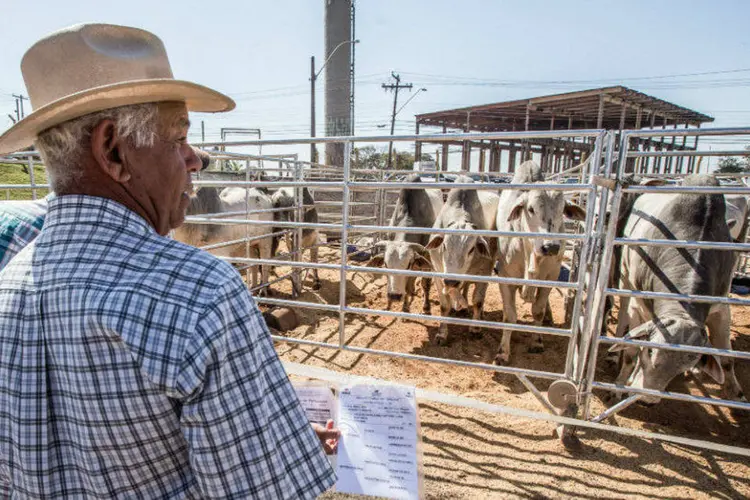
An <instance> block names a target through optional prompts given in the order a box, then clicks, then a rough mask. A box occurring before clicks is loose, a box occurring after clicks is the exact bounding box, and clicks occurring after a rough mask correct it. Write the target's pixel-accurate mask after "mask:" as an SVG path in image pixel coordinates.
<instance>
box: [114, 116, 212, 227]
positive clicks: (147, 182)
mask: <svg viewBox="0 0 750 500" xmlns="http://www.w3.org/2000/svg"><path fill="white" fill-rule="evenodd" d="M189 127H190V122H189V121H188V112H187V108H186V107H185V104H184V103H173V102H167V103H159V116H158V125H157V132H156V138H155V141H154V145H153V146H152V147H149V148H138V149H136V148H128V154H127V155H126V158H123V160H124V161H126V163H127V164H128V168H129V171H130V173H131V174H132V178H131V179H130V180H129V181H128V184H129V186H128V187H129V188H130V190H131V193H132V195H133V196H134V198H135V199H136V201H137V202H138V203H139V204H140V205H141V207H142V208H143V210H144V212H145V213H146V214H148V217H149V218H150V219H151V223H152V225H153V226H154V228H155V229H156V231H157V232H158V233H159V234H161V235H166V234H167V233H168V232H169V231H170V230H171V229H174V228H176V227H178V226H180V225H181V224H182V223H183V221H184V220H185V211H186V210H187V207H188V204H189V203H190V198H189V195H190V193H191V192H192V181H191V177H190V174H191V173H192V172H197V171H198V170H200V168H201V162H200V159H199V158H198V157H197V156H196V154H195V152H194V151H193V148H192V147H190V146H189V145H188V142H187V132H188V128H189Z"/></svg>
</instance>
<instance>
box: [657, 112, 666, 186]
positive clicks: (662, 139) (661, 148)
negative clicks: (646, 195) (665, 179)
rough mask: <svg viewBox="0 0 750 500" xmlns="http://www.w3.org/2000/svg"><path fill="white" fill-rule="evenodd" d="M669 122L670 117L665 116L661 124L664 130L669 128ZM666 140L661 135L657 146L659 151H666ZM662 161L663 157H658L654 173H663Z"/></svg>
mask: <svg viewBox="0 0 750 500" xmlns="http://www.w3.org/2000/svg"><path fill="white" fill-rule="evenodd" d="M668 123H669V119H668V118H667V117H666V116H665V117H664V122H663V123H662V124H661V128H662V130H666V129H667V124H668ZM665 140H666V138H665V137H664V136H661V138H660V140H659V144H658V146H657V151H664V141H665ZM661 161H662V159H661V158H659V157H657V158H656V163H655V164H654V173H655V174H659V173H661ZM665 163H666V162H665Z"/></svg>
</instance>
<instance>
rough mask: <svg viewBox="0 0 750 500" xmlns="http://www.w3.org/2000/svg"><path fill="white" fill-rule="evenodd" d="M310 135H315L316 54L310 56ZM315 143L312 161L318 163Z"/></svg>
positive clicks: (311, 145) (311, 147) (312, 148)
mask: <svg viewBox="0 0 750 500" xmlns="http://www.w3.org/2000/svg"><path fill="white" fill-rule="evenodd" d="M310 137H315V56H311V57H310ZM317 162H318V155H317V154H316V151H315V143H314V142H311V143H310V163H317Z"/></svg>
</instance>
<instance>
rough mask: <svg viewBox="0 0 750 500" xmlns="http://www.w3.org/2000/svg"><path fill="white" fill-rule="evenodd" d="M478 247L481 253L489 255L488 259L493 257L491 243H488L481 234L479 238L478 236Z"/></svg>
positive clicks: (485, 255)
mask: <svg viewBox="0 0 750 500" xmlns="http://www.w3.org/2000/svg"><path fill="white" fill-rule="evenodd" d="M476 249H477V252H479V254H480V255H482V256H484V257H487V258H488V259H491V258H492V253H491V252H490V245H489V244H488V243H487V240H485V239H484V237H482V236H480V237H479V238H477V243H476Z"/></svg>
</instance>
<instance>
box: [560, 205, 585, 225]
mask: <svg viewBox="0 0 750 500" xmlns="http://www.w3.org/2000/svg"><path fill="white" fill-rule="evenodd" d="M563 213H564V214H565V217H567V218H568V219H572V220H586V211H585V210H584V209H582V208H581V207H579V206H578V205H576V204H575V203H570V202H569V201H566V202H565V208H564V209H563Z"/></svg>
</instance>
